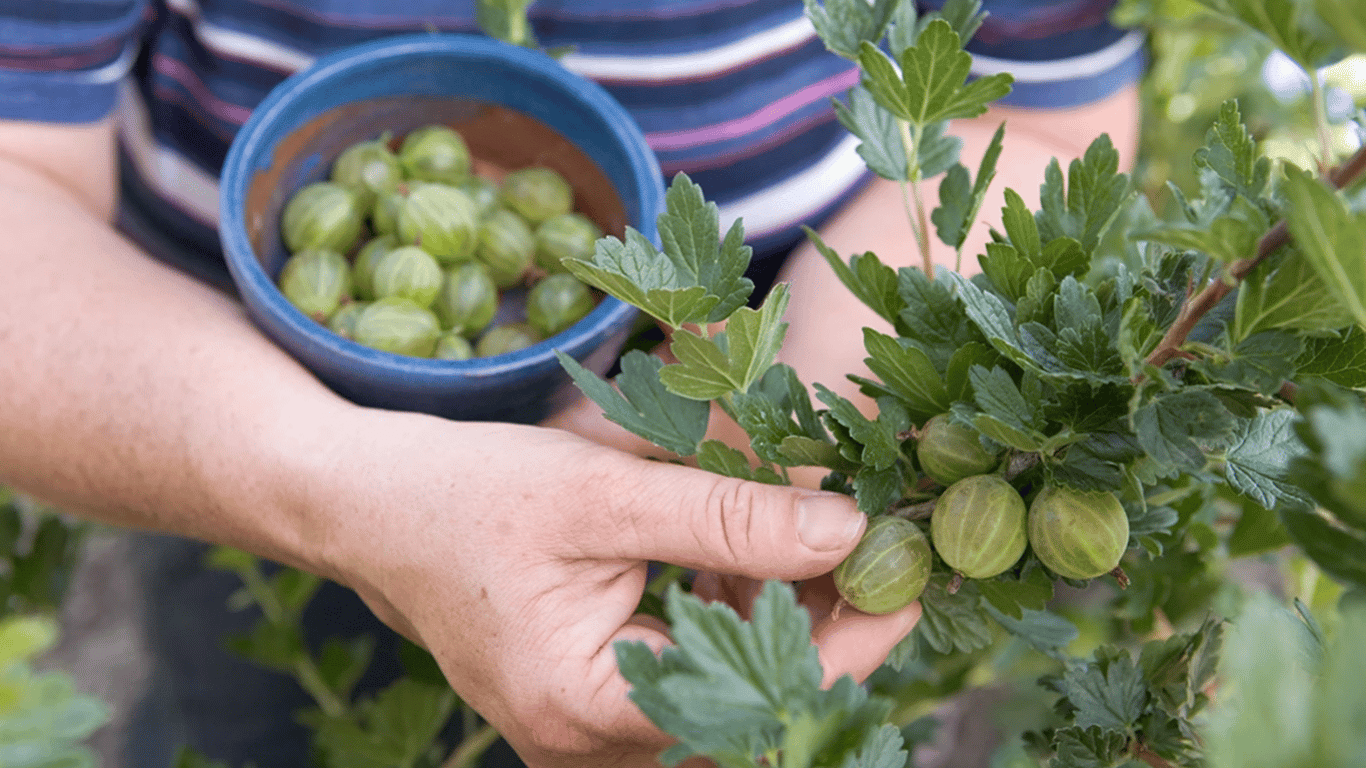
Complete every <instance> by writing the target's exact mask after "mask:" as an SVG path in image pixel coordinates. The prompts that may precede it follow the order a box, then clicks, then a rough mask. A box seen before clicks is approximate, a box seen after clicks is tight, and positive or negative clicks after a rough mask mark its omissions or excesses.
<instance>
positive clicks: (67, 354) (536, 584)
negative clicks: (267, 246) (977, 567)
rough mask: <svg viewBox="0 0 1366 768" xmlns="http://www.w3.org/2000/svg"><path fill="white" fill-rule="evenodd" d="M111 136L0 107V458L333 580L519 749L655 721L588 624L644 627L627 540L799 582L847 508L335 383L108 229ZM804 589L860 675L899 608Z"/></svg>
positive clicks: (848, 534)
mask: <svg viewBox="0 0 1366 768" xmlns="http://www.w3.org/2000/svg"><path fill="white" fill-rule="evenodd" d="M112 147H113V139H112V129H111V127H110V126H109V125H108V124H103V125H97V126H84V127H54V126H45V125H37V124H27V123H0V231H3V232H4V233H5V245H4V248H3V250H2V251H0V269H3V274H4V275H5V278H6V286H7V292H6V293H7V296H6V302H5V306H4V310H3V311H2V312H0V360H3V364H2V365H0V482H4V483H7V484H10V485H13V486H14V487H16V488H17V489H19V490H21V491H25V492H28V493H31V494H33V495H35V496H37V497H40V498H43V499H45V500H48V501H51V502H53V503H56V504H58V505H60V506H61V507H63V508H66V509H68V510H71V511H73V512H77V513H79V514H82V515H85V516H88V517H90V518H93V519H96V520H101V521H104V522H107V523H111V524H115V525H122V526H128V527H134V528H145V529H153V530H160V531H167V532H172V533H176V534H181V535H186V536H192V537H196V538H201V539H204V540H208V541H212V542H216V543H221V544H226V545H231V546H235V547H239V548H242V549H245V550H247V551H250V552H253V553H256V554H258V555H262V556H265V557H269V558H273V559H275V560H278V561H280V562H283V563H286V564H289V565H293V566H297V567H300V568H303V569H306V570H309V571H312V572H314V573H318V574H321V575H324V576H328V577H331V578H334V579H336V580H337V581H339V582H340V583H342V584H345V585H347V586H350V587H352V588H353V589H355V590H356V591H357V592H358V593H359V594H360V595H361V596H362V597H363V598H364V599H365V600H366V602H367V603H368V604H369V605H370V606H371V607H372V608H373V609H374V610H375V611H376V612H377V614H379V615H380V617H381V618H383V619H384V620H385V621H386V622H388V623H389V624H390V625H391V626H393V627H395V628H396V629H398V630H399V631H401V632H404V633H405V634H406V635H408V636H409V637H410V638H412V639H413V640H415V641H417V642H419V643H421V644H423V645H424V646H426V647H427V648H429V649H430V650H431V651H432V652H433V654H434V655H435V656H436V658H437V660H438V661H439V662H440V663H441V666H442V669H443V670H444V672H445V673H446V675H447V677H448V678H449V680H450V681H451V683H452V685H453V686H454V687H455V688H456V690H457V691H458V692H459V693H460V695H461V696H462V697H463V698H464V699H465V700H467V701H469V702H470V703H471V704H472V705H473V706H474V707H475V708H476V709H478V710H479V711H480V712H481V713H482V714H483V715H484V716H485V717H486V718H488V719H489V720H490V721H491V722H492V723H493V725H494V726H495V727H497V728H498V729H499V730H500V731H501V732H502V734H503V735H504V736H505V737H506V738H507V739H508V741H509V742H510V743H511V744H512V745H513V746H514V748H516V749H517V750H518V752H519V753H520V754H521V755H522V757H523V758H524V759H525V760H526V761H527V762H528V763H529V764H531V765H532V766H536V767H538V768H539V767H540V766H555V767H557V768H559V767H568V766H594V767H595V768H596V767H598V766H635V765H649V764H653V763H654V760H653V757H654V755H655V754H657V753H658V751H659V750H660V749H662V748H663V747H664V746H666V745H667V743H668V739H667V738H665V737H664V735H663V734H661V733H660V732H659V731H657V730H656V729H655V728H654V727H653V726H652V725H650V724H649V722H648V721H647V720H646V719H645V718H644V716H643V715H642V714H641V713H640V712H639V710H637V709H636V707H635V706H634V704H632V703H631V702H630V701H629V700H628V698H627V696H626V692H627V684H626V682H625V681H624V680H623V679H622V678H621V676H620V674H619V673H618V671H617V668H616V660H615V655H614V651H613V649H612V642H613V641H614V640H619V639H639V640H643V641H645V642H647V643H649V644H651V645H652V646H653V647H656V648H658V647H660V646H662V645H663V644H665V643H666V642H668V638H667V636H666V634H665V633H664V632H663V631H661V630H662V629H663V628H662V626H661V625H659V624H658V623H657V622H652V621H650V620H643V619H640V618H638V617H637V618H633V617H632V613H633V611H634V609H635V606H636V604H637V602H638V600H639V598H640V595H641V591H642V588H643V585H644V582H645V568H646V561H647V560H650V559H652V560H663V561H667V562H672V563H677V564H680V565H684V566H688V567H694V568H698V569H704V570H711V571H718V572H721V573H727V574H743V575H746V576H749V577H754V578H781V579H787V580H800V579H806V578H809V577H812V576H815V575H817V574H822V573H826V572H828V571H830V570H831V569H832V568H833V567H834V566H835V565H836V564H837V563H838V562H839V561H840V560H841V559H843V557H844V556H845V555H846V554H847V553H848V552H849V550H850V549H851V548H852V546H853V544H854V543H855V541H856V540H857V538H858V536H859V535H860V534H861V532H862V530H863V526H864V524H865V521H864V518H863V516H862V515H860V514H858V513H857V511H856V510H855V508H854V506H853V504H852V502H851V501H850V500H849V499H847V498H845V497H843V496H838V495H834V494H814V493H811V492H809V491H802V490H800V489H792V488H779V487H773V486H766V485H760V484H757V483H745V482H740V481H736V480H732V479H729V478H723V477H719V476H715V475H711V474H709V473H704V472H701V471H698V470H693V469H689V468H685V467H678V466H674V465H670V464H664V463H659V462H650V461H646V460H643V459H640V458H637V457H635V456H631V455H628V454H625V453H621V452H617V451H614V450H611V449H608V448H605V447H602V446H599V445H596V444H594V443H591V442H589V441H587V440H584V439H582V438H579V437H576V436H573V435H571V434H569V433H567V432H562V431H556V430H549V429H542V428H538V427H528V426H516V425H503V424H493V423H457V422H452V421H447V420H443V419H439V418H435V417H431V416H425V415H419V414H412V413H400V412H389V411H381V410H372V409H364V408H359V407H356V406H354V405H352V404H350V403H348V402H346V401H344V400H342V399H341V398H339V397H337V396H336V395H334V394H333V393H332V392H331V391H330V390H328V389H326V388H325V387H323V386H322V385H321V384H320V383H319V382H318V381H317V380H316V379H315V378H313V377H312V376H311V375H310V374H309V373H308V372H307V371H306V370H304V369H303V368H302V367H301V366H299V365H298V364H297V363H296V362H295V361H294V360H293V359H291V358H290V357H289V356H288V355H286V354H285V353H284V352H282V351H281V350H280V349H278V348H277V347H275V346H274V345H273V344H271V343H270V342H269V341H268V340H267V339H266V338H265V337H264V336H263V335H262V334H261V333H260V332H258V331H257V329H256V328H255V327H254V326H253V325H252V324H251V323H250V322H249V320H248V318H247V317H246V316H245V314H244V313H243V311H242V308H241V307H240V305H238V304H237V303H235V302H234V301H233V300H231V299H229V298H227V297H225V296H223V295H222V294H220V293H218V292H216V291H214V290H212V289H210V288H207V287H205V286H203V285H201V284H198V283H196V282H194V281H193V280H191V279H189V278H187V277H185V276H184V275H181V274H180V273H178V272H175V271H173V270H171V269H168V268H166V267H164V266H162V265H161V264H159V263H158V262H155V261H154V260H152V259H151V258H149V257H147V256H146V255H145V254H143V253H141V252H140V251H139V250H138V249H136V248H135V247H134V246H133V245H131V244H130V243H129V242H127V241H125V240H124V239H122V238H121V237H120V236H119V235H117V234H116V233H115V231H114V230H113V229H112V228H111V227H110V225H109V221H110V218H111V210H112V207H113V201H114V189H115V185H114V170H113V168H114V165H113V162H114V161H113V157H114V155H113V151H112ZM808 597H809V598H810V607H811V608H812V611H813V615H814V617H815V618H816V620H817V622H816V626H815V629H814V639H815V640H816V641H817V642H818V644H819V645H820V647H821V658H822V661H823V663H824V664H825V667H826V675H827V679H833V678H834V677H835V676H837V675H839V674H842V673H849V674H853V675H854V676H855V677H857V678H859V679H862V678H863V677H866V676H867V675H868V674H871V673H872V671H873V670H874V669H875V668H876V667H877V666H878V665H879V664H880V663H881V661H882V659H883V658H884V657H885V655H886V654H887V653H888V652H889V651H890V649H891V647H892V646H893V645H894V644H895V643H896V642H897V641H898V640H899V639H900V638H901V637H903V636H904V635H905V634H906V633H907V632H909V631H910V628H911V627H912V626H913V624H914V622H915V620H916V618H917V617H918V615H919V611H918V608H915V607H911V608H908V609H906V610H903V611H901V612H898V613H895V614H891V615H888V616H884V617H867V616H854V615H851V612H847V611H846V612H845V614H844V615H843V616H841V617H840V619H839V621H838V622H837V623H836V622H834V621H832V620H831V618H830V617H829V611H828V609H829V607H830V599H829V595H828V594H824V595H819V594H817V595H808ZM741 608H742V609H743V606H741Z"/></svg>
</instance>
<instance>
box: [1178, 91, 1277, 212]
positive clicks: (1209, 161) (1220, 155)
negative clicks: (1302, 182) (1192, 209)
mask: <svg viewBox="0 0 1366 768" xmlns="http://www.w3.org/2000/svg"><path fill="white" fill-rule="evenodd" d="M1195 166H1196V168H1209V169H1210V170H1212V171H1214V172H1215V173H1216V174H1217V175H1218V176H1219V178H1221V179H1223V180H1224V182H1225V183H1226V184H1227V185H1228V186H1229V188H1230V189H1232V190H1233V191H1234V192H1236V193H1237V194H1239V195H1242V196H1243V197H1245V198H1247V199H1248V200H1251V201H1253V202H1257V201H1259V200H1261V198H1262V193H1263V192H1265V191H1266V182H1267V180H1268V179H1269V178H1271V161H1270V160H1269V159H1267V158H1265V157H1261V156H1259V153H1258V151H1257V142H1256V140H1254V139H1253V138H1252V134H1251V133H1249V132H1248V130H1247V126H1246V125H1245V124H1244V123H1243V116H1242V114H1241V113H1240V112H1239V111H1238V101H1237V99H1229V100H1228V101H1225V102H1224V103H1223V105H1221V106H1220V108H1219V116H1218V117H1217V118H1216V119H1215V121H1214V125H1212V126H1210V129H1209V131H1207V132H1206V133H1205V146H1203V147H1201V148H1200V149H1197V150H1196V151H1195Z"/></svg>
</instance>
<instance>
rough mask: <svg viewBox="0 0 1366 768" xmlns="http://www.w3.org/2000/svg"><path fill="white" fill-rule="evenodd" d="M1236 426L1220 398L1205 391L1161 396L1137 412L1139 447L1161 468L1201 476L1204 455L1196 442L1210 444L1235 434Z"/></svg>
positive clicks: (1135, 419)
mask: <svg viewBox="0 0 1366 768" xmlns="http://www.w3.org/2000/svg"><path fill="white" fill-rule="evenodd" d="M1235 426H1236V422H1235V420H1234V418H1233V415H1232V414H1230V413H1229V412H1228V410H1227V409H1226V408H1224V406H1223V404H1222V403H1221V402H1220V401H1219V398H1217V397H1215V396H1214V395H1212V394H1210V393H1209V392H1205V391H1202V390H1191V389H1187V390H1182V391H1179V392H1174V393H1171V394H1163V395H1158V396H1157V397H1155V398H1153V400H1152V401H1151V402H1149V403H1147V404H1146V405H1144V406H1142V407H1140V408H1139V409H1138V410H1136V411H1134V414H1133V427H1134V432H1135V433H1136V434H1137V435H1138V442H1139V445H1141V446H1143V450H1144V451H1146V452H1147V453H1148V455H1149V456H1151V457H1152V458H1153V459H1154V460H1156V461H1157V462H1159V463H1161V464H1165V465H1169V466H1173V467H1178V468H1181V469H1185V470H1187V471H1190V472H1198V471H1200V470H1201V469H1202V468H1203V467H1204V466H1205V455H1204V453H1203V451H1202V450H1201V448H1200V446H1199V445H1197V444H1196V442H1195V441H1196V440H1200V441H1201V442H1202V443H1205V444H1209V443H1214V442H1217V441H1220V440H1222V439H1224V438H1226V437H1228V436H1229V435H1230V434H1232V432H1233V429H1234V427H1235Z"/></svg>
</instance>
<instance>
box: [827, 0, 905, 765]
mask: <svg viewBox="0 0 1366 768" xmlns="http://www.w3.org/2000/svg"><path fill="white" fill-rule="evenodd" d="M908 5H909V3H908ZM904 744H905V741H904V740H903V739H902V736H901V730H900V729H898V728H897V727H896V726H894V725H883V726H882V727H880V728H876V729H873V730H872V732H871V733H870V734H869V735H868V737H866V738H865V739H864V741H863V744H862V745H860V746H859V749H858V751H857V752H856V753H854V754H852V755H849V756H846V757H845V759H844V762H842V763H840V764H839V768H906V761H907V758H908V755H907V754H906V750H905V749H903V748H902V747H903V746H904Z"/></svg>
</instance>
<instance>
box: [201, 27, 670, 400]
mask: <svg viewBox="0 0 1366 768" xmlns="http://www.w3.org/2000/svg"><path fill="white" fill-rule="evenodd" d="M431 123H444V124H447V125H451V126H452V127H454V128H456V129H457V130H459V131H460V132H461V133H462V134H463V135H464V137H465V139H466V141H467V143H468V144H469V145H470V150H471V154H472V155H473V156H474V157H475V160H476V163H480V162H482V163H487V164H489V165H491V166H492V167H495V168H502V169H505V170H511V169H514V168H519V167H524V166H527V165H545V166H549V167H552V168H555V169H556V170H559V171H560V172H561V173H562V174H563V175H564V176H565V177H566V178H568V179H569V181H570V183H571V184H572V185H573V186H574V188H575V203H576V206H577V207H578V209H579V210H580V211H581V212H583V213H585V214H586V215H588V216H589V217H590V218H593V219H595V220H596V221H597V222H598V224H599V225H600V226H602V227H603V229H604V231H606V232H607V233H609V234H616V235H618V236H620V235H621V233H622V230H623V228H624V227H625V226H626V225H630V226H632V227H634V228H636V229H638V230H640V231H641V232H642V233H644V234H645V235H646V236H647V237H649V238H650V239H651V240H653V241H656V242H658V236H657V234H656V230H655V218H656V217H657V216H658V215H659V213H660V211H661V210H662V209H663V201H664V188H663V180H662V176H661V174H660V170H659V166H658V164H657V163H656V161H655V158H654V154H653V153H652V152H651V151H650V149H649V147H648V146H646V144H645V139H644V137H643V136H642V135H641V133H640V129H639V128H638V127H637V126H636V124H635V122H634V121H633V120H632V119H631V118H630V117H629V116H628V115H627V114H626V112H625V111H624V110H623V109H622V108H621V106H620V105H619V104H618V103H617V102H616V101H615V100H613V99H612V98H611V97H610V96H608V95H607V93H606V92H605V91H603V90H602V89H601V88H600V87H598V86H597V85H596V84H595V83H592V82H590V81H588V80H585V79H583V78H581V77H579V76H577V75H574V74H572V73H570V72H569V71H567V70H565V69H564V68H563V67H561V66H560V65H559V64H558V63H556V62H555V61H554V60H553V59H551V58H550V57H548V56H546V55H544V54H542V53H540V52H537V51H532V50H528V49H525V48H519V47H516V46H512V45H507V44H504V43H501V42H498V41H496V40H492V39H489V38H484V37H476V36H467V35H436V34H423V35H412V36H403V37H392V38H387V39H384V40H380V41H377V42H373V43H367V44H363V45H358V46H354V47H350V48H347V49H345V50H342V51H340V52H337V53H335V54H333V55H330V56H327V57H326V58H323V59H320V60H318V62H317V63H315V64H314V65H313V66H312V67H310V68H309V69H307V70H305V71H303V72H300V73H298V74H296V75H294V76H292V77H290V78H289V79H287V80H285V81H284V82H282V83H281V84H280V85H279V86H277V87H276V88H275V89H274V90H273V91H271V93H270V94H269V95H268V96H267V97H266V99H265V100H264V101H262V102H261V104H260V106H258V107H257V108H256V110H255V111H254V112H253V113H252V115H251V118H250V119H249V120H247V122H246V124H245V125H244V126H243V127H242V129H241V131H239V132H238V134H237V137H236V139H235V140H234V141H233V143H232V147H231V148H230V150H229V151H228V156H227V160H226V162H225V163H224V167H223V174H222V180H221V184H220V201H219V206H220V224H219V233H220V238H221V240H222V244H223V251H224V255H225V258H226V259H227V263H228V268H229V270H230V271H231V273H232V277H233V280H234V281H235V282H236V284H237V289H238V292H239V293H240V294H241V297H242V300H243V302H244V303H245V304H246V307H247V310H248V312H249V313H250V315H251V317H252V318H253V319H254V320H255V322H256V323H257V324H258V325H259V326H260V327H261V328H262V329H263V330H264V331H265V333H266V334H267V335H269V336H270V337H271V338H272V339H274V340H275V342H276V343H277V344H279V345H280V346H281V347H283V348H284V349H285V350H287V351H288V352H289V353H290V354H292V355H293V356H294V357H295V358H297V359H298V360H299V361H300V362H301V363H303V364H304V365H305V366H306V367H308V368H309V370H311V371H313V373H314V374H315V375H317V376H318V378H319V379H321V380H322V381H323V382H324V383H326V384H327V385H328V386H329V387H331V388H332V389H333V390H335V391H336V392H337V393H339V394H340V395H342V396H343V397H346V398H348V399H350V400H352V401H353V402H356V403H358V404H361V405H366V406H373V407H379V408H389V409H398V410H409V411H421V412H425V413H431V414H435V415H438V416H444V417H447V418H452V419H463V420H500V421H518V422H524V423H531V422H535V421H537V420H539V419H541V418H544V417H545V416H547V415H548V414H550V413H553V412H554V411H555V410H557V409H558V408H559V407H561V406H562V405H563V404H564V403H566V402H568V401H569V399H570V398H571V397H572V395H573V392H572V390H571V387H573V384H572V382H571V381H570V379H569V377H568V375H567V374H566V373H565V372H564V371H563V369H562V368H561V367H560V363H559V361H558V360H557V359H556V357H555V354H554V351H555V350H561V351H563V352H565V353H567V354H569V355H571V356H573V357H574V358H576V359H578V360H579V361H580V362H582V363H583V364H584V365H585V366H586V367H587V368H589V369H590V370H593V371H596V372H597V373H599V374H602V373H604V372H605V371H606V370H607V368H608V367H609V366H610V365H611V364H612V362H613V361H614V359H615V358H616V355H617V353H618V352H619V351H620V349H621V346H622V344H623V343H624V342H625V340H626V338H627V336H628V334H629V332H630V329H631V327H632V324H633V321H634V319H635V316H636V311H635V309H634V308H632V307H630V306H629V305H627V304H623V303H622V302H620V301H617V300H616V299H613V298H611V297H607V298H605V299H604V300H603V301H602V302H601V303H600V304H599V305H598V307H597V308H596V309H594V310H593V311H592V312H591V313H590V314H589V315H588V316H587V317H585V318H584V319H583V320H581V321H580V322H578V323H577V324H576V325H574V326H573V327H572V328H569V329H568V330H566V331H564V332H562V333H560V334H558V335H556V336H553V337H551V338H550V339H547V340H546V341H543V342H541V343H539V344H536V345H535V346H532V347H530V348H527V349H524V350H520V351H517V352H513V353H509V354H506V355H499V356H496V357H491V358H482V359H475V360H462V361H448V360H427V359H421V358H414V357H406V356H402V355H395V354H391V353H388V352H381V351H378V350H374V349H370V348H367V347H363V346H361V345H359V344H357V343H355V342H353V341H350V340H347V339H344V338H342V337H340V336H337V335H335V334H333V333H331V332H330V331H328V330H327V329H326V328H325V327H323V326H321V325H319V324H318V323H316V322H314V321H313V320H311V319H310V318H308V317H307V316H305V315H304V314H303V313H302V312H300V311H299V310H297V309H296V308H295V307H294V306H293V305H292V304H290V303H289V302H288V301H287V300H285V298H284V296H283V295H282V294H281V293H280V291H279V289H278V288H277V287H276V285H275V278H276V276H277V275H278V274H279V271H280V269H281V268H282V266H283V265H284V262H285V259H286V258H288V253H287V251H286V250H285V247H284V244H283V242H282V241H281V239H280V233H279V222H280V212H281V211H282V210H283V207H284V204H285V202H286V201H288V199H289V198H290V196H291V195H293V194H294V193H295V192H296V191H297V190H298V189H299V188H300V187H302V186H304V185H305V184H308V183H310V182H314V181H318V180H322V179H324V178H325V177H326V176H327V174H328V172H329V169H330V167H331V165H332V161H333V160H334V159H335V158H336V157H337V155H339V154H340V153H341V151H342V150H343V149H345V148H346V147H348V146H350V145H351V144H353V143H355V142H357V141H361V140H365V139H372V138H375V137H376V136H378V135H379V134H380V133H381V132H382V131H385V130H388V131H392V132H393V134H394V135H395V136H401V135H403V134H405V133H407V132H408V131H410V130H412V129H414V128H417V127H420V126H423V125H427V124H431Z"/></svg>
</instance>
